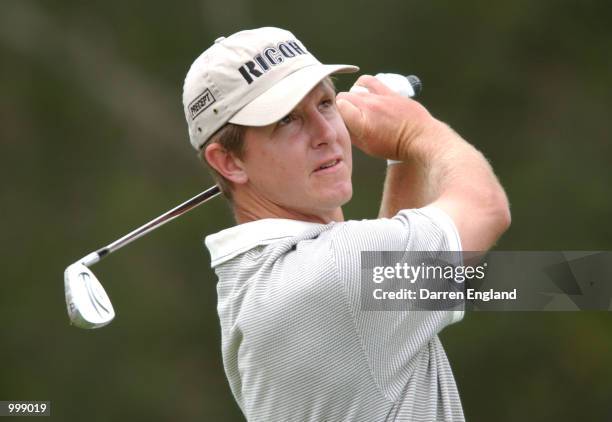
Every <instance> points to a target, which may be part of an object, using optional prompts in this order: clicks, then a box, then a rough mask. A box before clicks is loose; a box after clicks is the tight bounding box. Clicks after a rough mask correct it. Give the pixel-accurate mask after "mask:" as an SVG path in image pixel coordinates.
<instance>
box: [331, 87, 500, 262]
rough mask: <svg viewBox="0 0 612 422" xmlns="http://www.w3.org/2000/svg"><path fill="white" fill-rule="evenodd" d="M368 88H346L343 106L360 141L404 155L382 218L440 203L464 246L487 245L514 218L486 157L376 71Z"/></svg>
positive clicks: (390, 175)
mask: <svg viewBox="0 0 612 422" xmlns="http://www.w3.org/2000/svg"><path fill="white" fill-rule="evenodd" d="M356 84H357V85H361V86H364V87H366V88H367V89H368V91H369V93H341V94H339V95H338V107H339V109H340V112H341V113H342V116H343V118H344V120H345V122H346V124H347V127H348V128H349V131H350V133H351V139H352V142H353V144H354V145H355V146H357V147H358V148H360V149H362V150H363V151H364V152H366V153H367V154H370V155H373V156H377V157H381V158H390V159H394V160H400V161H402V163H400V164H394V165H391V166H390V167H389V170H388V172H387V178H386V180H385V187H384V191H383V199H382V203H381V209H380V217H392V216H393V215H395V214H396V213H397V212H398V211H399V210H401V209H406V208H420V207H423V206H426V205H433V206H436V207H438V208H440V209H442V210H443V211H445V212H446V213H447V214H448V215H449V216H450V217H451V218H452V219H453V221H454V223H455V225H456V226H457V230H458V231H459V236H460V238H461V243H462V248H463V250H472V251H484V250H487V249H489V248H490V247H491V246H493V244H494V243H495V242H496V241H497V239H498V238H499V236H501V234H502V233H503V232H504V231H505V230H506V229H507V227H508V226H509V224H510V211H509V206H508V200H507V197H506V194H505V192H504V190H503V188H502V187H501V185H500V184H499V182H498V180H497V178H496V177H495V174H494V173H493V170H492V169H491V166H490V165H489V163H488V162H487V160H486V159H485V158H484V156H483V155H482V154H481V153H480V152H479V151H478V150H476V149H475V148H474V147H473V146H472V145H470V144H469V143H467V142H466V141H465V140H463V139H462V138H461V137H460V136H459V135H458V134H457V133H456V132H454V131H453V130H452V129H451V128H450V127H448V126H447V125H446V124H444V123H443V122H440V121H439V120H437V119H435V118H433V117H432V116H431V115H430V114H429V112H428V111H427V110H426V109H425V108H424V107H423V106H421V105H420V104H419V103H418V102H416V101H413V100H410V99H406V98H404V97H401V96H399V95H397V94H395V93H393V92H392V91H391V90H390V89H388V88H387V87H386V86H384V85H383V84H382V83H381V82H379V81H378V80H376V79H375V78H374V77H371V76H362V77H360V78H359V80H358V81H357V83H356Z"/></svg>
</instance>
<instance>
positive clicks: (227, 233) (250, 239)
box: [204, 218, 321, 268]
mask: <svg viewBox="0 0 612 422" xmlns="http://www.w3.org/2000/svg"><path fill="white" fill-rule="evenodd" d="M316 226H321V224H319V223H311V222H307V221H299V220H289V219H284V218H265V219H263V220H257V221H250V222H248V223H244V224H239V225H237V226H234V227H230V228H229V229H225V230H221V231H220V232H217V233H215V234H211V235H208V236H206V238H205V239H204V243H205V244H206V247H207V248H208V250H209V252H210V258H211V262H210V266H211V267H213V268H214V267H216V266H217V265H220V264H222V263H224V262H226V261H228V260H230V259H232V258H234V257H235V256H237V255H240V254H241V253H243V252H246V251H248V250H250V249H253V248H254V247H256V246H259V245H269V244H270V243H273V242H276V241H277V240H280V239H284V238H288V237H295V236H299V235H300V234H301V233H303V232H305V231H306V230H309V229H311V228H313V227H316Z"/></svg>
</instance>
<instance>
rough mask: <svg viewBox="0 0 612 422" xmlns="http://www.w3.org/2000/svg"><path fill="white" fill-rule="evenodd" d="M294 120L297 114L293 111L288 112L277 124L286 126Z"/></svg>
mask: <svg viewBox="0 0 612 422" xmlns="http://www.w3.org/2000/svg"><path fill="white" fill-rule="evenodd" d="M293 120H295V116H294V115H293V113H290V114H287V115H286V116H285V117H283V118H282V119H280V120H279V121H278V123H277V126H286V125H288V124H289V123H291V122H292V121H293Z"/></svg>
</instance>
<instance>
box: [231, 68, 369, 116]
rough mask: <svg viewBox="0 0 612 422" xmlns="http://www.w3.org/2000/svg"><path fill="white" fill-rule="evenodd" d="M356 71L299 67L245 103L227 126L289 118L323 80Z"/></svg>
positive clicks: (355, 69)
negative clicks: (334, 75)
mask: <svg viewBox="0 0 612 422" xmlns="http://www.w3.org/2000/svg"><path fill="white" fill-rule="evenodd" d="M358 70H359V68H358V67H357V66H351V65H344V64H336V65H329V64H328V65H325V64H316V65H312V66H306V67H303V68H301V69H299V70H296V71H295V72H293V73H292V74H290V75H288V76H287V77H285V78H284V79H282V80H281V81H279V82H278V83H276V84H275V85H274V86H272V88H270V89H268V90H267V91H266V92H264V93H263V94H261V95H260V96H259V97H257V98H255V99H254V100H253V101H251V102H250V103H248V104H247V105H246V106H244V107H243V108H242V109H241V110H240V111H239V112H238V113H236V114H235V115H234V116H233V117H232V118H231V119H230V120H229V122H230V123H234V124H237V125H244V126H267V125H269V124H272V123H274V122H277V121H279V120H280V119H282V118H283V117H285V116H286V115H287V114H289V112H291V110H293V109H294V108H295V106H297V105H298V104H299V102H300V101H302V99H303V98H304V97H305V96H306V95H308V93H309V92H310V91H311V90H312V89H313V88H314V87H315V86H316V85H317V84H318V83H319V82H321V81H322V80H323V78H325V77H326V76H329V75H331V74H332V73H353V72H357V71H358Z"/></svg>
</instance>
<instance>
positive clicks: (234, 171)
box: [204, 142, 249, 184]
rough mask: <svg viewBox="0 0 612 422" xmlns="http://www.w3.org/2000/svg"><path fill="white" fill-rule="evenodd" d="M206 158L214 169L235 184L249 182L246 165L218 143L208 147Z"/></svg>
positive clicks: (205, 152) (205, 151)
mask: <svg viewBox="0 0 612 422" xmlns="http://www.w3.org/2000/svg"><path fill="white" fill-rule="evenodd" d="M204 158H205V159H206V161H208V164H209V165H210V166H211V167H212V168H214V169H215V170H217V172H219V174H221V175H222V176H223V177H225V178H226V179H227V180H229V181H231V182H233V183H236V184H244V183H246V182H247V181H248V180H249V177H248V175H247V173H246V171H245V168H244V163H243V162H242V161H241V160H240V159H239V158H237V157H236V156H235V155H234V154H232V153H231V152H229V151H227V150H226V149H225V148H223V147H222V146H221V145H219V144H218V143H216V142H213V143H211V144H210V145H207V146H206V149H205V150H204Z"/></svg>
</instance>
